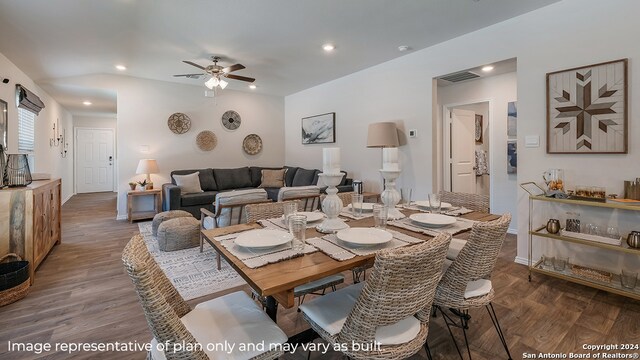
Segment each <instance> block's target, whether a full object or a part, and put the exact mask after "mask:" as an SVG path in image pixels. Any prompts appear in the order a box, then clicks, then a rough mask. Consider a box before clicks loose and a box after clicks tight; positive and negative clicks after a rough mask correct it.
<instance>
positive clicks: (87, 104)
mask: <svg viewBox="0 0 640 360" xmlns="http://www.w3.org/2000/svg"><path fill="white" fill-rule="evenodd" d="M82 104H83V105H86V106H89V105H91V101H83V102H82Z"/></svg>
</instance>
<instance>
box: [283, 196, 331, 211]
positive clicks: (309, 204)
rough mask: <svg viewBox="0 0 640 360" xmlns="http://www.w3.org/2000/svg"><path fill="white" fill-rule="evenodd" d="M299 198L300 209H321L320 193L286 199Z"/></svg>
mask: <svg viewBox="0 0 640 360" xmlns="http://www.w3.org/2000/svg"><path fill="white" fill-rule="evenodd" d="M290 200H297V201H298V211H316V210H318V209H320V207H321V205H322V204H321V203H320V194H314V195H301V196H296V197H290V198H287V199H286V201H290Z"/></svg>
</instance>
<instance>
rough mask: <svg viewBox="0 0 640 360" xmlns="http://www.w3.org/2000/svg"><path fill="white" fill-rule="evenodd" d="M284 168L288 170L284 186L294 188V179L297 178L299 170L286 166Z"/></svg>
mask: <svg viewBox="0 0 640 360" xmlns="http://www.w3.org/2000/svg"><path fill="white" fill-rule="evenodd" d="M284 168H285V169H287V174H286V175H285V176H284V185H285V186H293V185H292V183H293V177H294V176H296V172H297V171H298V169H299V168H298V167H295V166H285V167H284Z"/></svg>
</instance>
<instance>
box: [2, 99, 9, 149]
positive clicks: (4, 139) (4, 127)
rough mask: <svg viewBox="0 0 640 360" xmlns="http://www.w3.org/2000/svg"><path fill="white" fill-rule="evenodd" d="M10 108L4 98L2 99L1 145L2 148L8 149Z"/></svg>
mask: <svg viewBox="0 0 640 360" xmlns="http://www.w3.org/2000/svg"><path fill="white" fill-rule="evenodd" d="M8 111H9V108H8V106H7V103H6V102H5V101H3V100H0V145H2V148H3V149H4V150H5V151H7V137H8V136H9V135H8V134H7V131H8V126H9V116H8V115H9V113H8Z"/></svg>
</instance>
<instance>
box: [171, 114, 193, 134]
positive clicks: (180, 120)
mask: <svg viewBox="0 0 640 360" xmlns="http://www.w3.org/2000/svg"><path fill="white" fill-rule="evenodd" d="M167 125H168V126H169V129H170V130H171V131H173V132H174V133H175V134H184V133H186V132H187V131H189V129H191V119H189V117H188V116H187V115H186V114H183V113H175V114H172V115H171V116H169V120H168V121H167Z"/></svg>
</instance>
